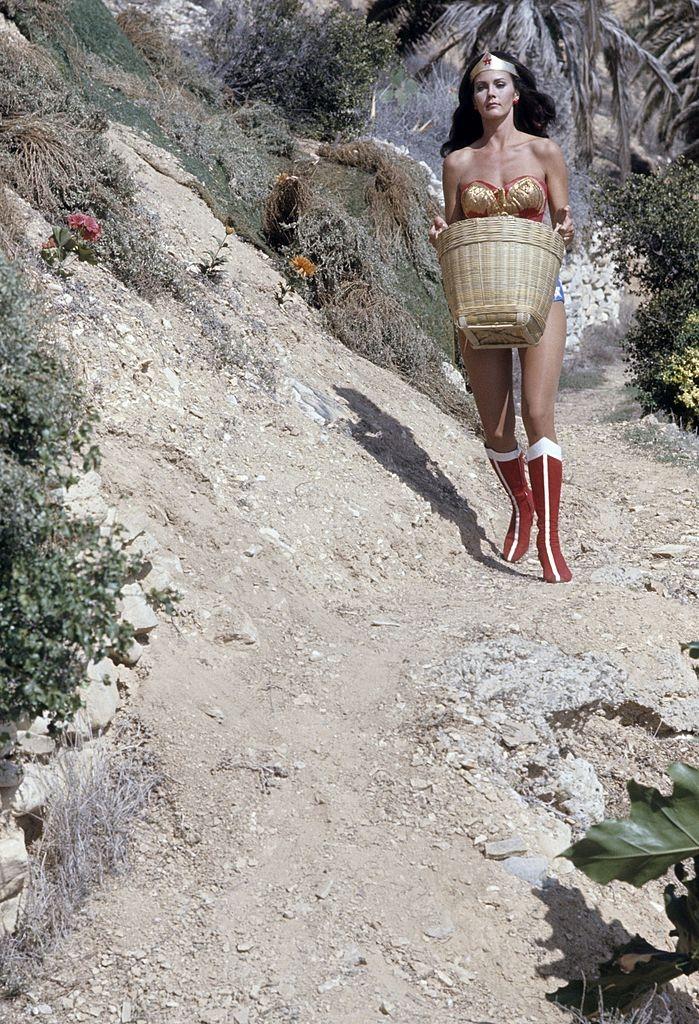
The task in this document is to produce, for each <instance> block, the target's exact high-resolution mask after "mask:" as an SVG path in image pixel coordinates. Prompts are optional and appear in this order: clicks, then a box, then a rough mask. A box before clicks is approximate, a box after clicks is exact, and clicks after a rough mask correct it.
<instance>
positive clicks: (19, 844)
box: [0, 815, 29, 903]
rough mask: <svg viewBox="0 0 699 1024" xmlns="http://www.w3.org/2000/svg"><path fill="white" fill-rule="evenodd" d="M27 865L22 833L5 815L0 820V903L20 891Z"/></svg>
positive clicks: (25, 875) (25, 876) (24, 879)
mask: <svg viewBox="0 0 699 1024" xmlns="http://www.w3.org/2000/svg"><path fill="white" fill-rule="evenodd" d="M28 864H29V860H28V857H27V848H26V846H25V845H24V832H23V831H22V829H21V828H19V827H18V826H17V825H15V823H14V821H12V819H11V818H10V817H9V815H6V816H4V817H3V819H0V903H2V902H3V901H4V900H9V899H11V898H12V897H13V896H18V895H19V893H20V892H21V891H22V889H23V887H24V883H25V881H26V878H27V871H28Z"/></svg>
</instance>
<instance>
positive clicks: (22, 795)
mask: <svg viewBox="0 0 699 1024" xmlns="http://www.w3.org/2000/svg"><path fill="white" fill-rule="evenodd" d="M55 781H56V775H55V772H54V771H53V769H52V768H49V767H47V766H46V765H41V764H35V763H33V762H30V763H29V764H26V765H25V766H24V776H23V778H22V781H21V782H20V784H19V786H18V787H17V789H16V790H15V792H14V794H13V796H12V802H11V804H10V808H11V810H12V813H13V814H14V815H16V816H17V817H20V816H21V815H23V814H36V813H37V811H40V810H41V809H42V807H44V806H45V804H46V802H47V801H48V799H49V796H50V794H51V790H52V788H53V786H54V785H55Z"/></svg>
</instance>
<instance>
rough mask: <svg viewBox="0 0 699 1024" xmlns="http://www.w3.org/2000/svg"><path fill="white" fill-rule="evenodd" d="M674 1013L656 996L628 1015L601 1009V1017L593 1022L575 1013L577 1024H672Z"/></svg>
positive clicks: (664, 1001)
mask: <svg viewBox="0 0 699 1024" xmlns="http://www.w3.org/2000/svg"><path fill="white" fill-rule="evenodd" d="M672 1020H673V1017H672V1013H671V1011H670V1009H669V1007H668V1004H667V1001H666V1000H665V998H664V997H663V996H656V995H654V996H653V997H652V998H651V999H650V1000H649V1001H648V1002H646V1003H644V1004H643V1006H640V1007H638V1009H636V1010H631V1011H629V1012H628V1013H621V1012H620V1011H619V1010H605V1009H604V1007H601V1008H600V1011H599V1015H598V1016H596V1017H595V1018H594V1021H592V1020H591V1019H590V1018H589V1017H585V1016H584V1015H583V1014H581V1013H580V1012H579V1011H577V1010H574V1011H573V1021H574V1022H575V1024H672Z"/></svg>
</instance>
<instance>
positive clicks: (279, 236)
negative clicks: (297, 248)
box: [262, 173, 312, 249]
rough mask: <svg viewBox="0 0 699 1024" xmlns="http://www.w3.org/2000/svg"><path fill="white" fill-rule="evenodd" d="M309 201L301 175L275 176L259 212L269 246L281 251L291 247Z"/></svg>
mask: <svg viewBox="0 0 699 1024" xmlns="http://www.w3.org/2000/svg"><path fill="white" fill-rule="evenodd" d="M311 200H312V192H311V186H310V184H309V182H308V180H307V179H306V178H305V176H304V175H303V174H302V173H299V174H286V173H282V174H280V175H278V177H277V179H276V181H275V182H274V185H273V186H272V191H271V192H270V194H269V196H268V197H267V200H266V201H265V205H264V209H263V212H262V231H263V233H264V235H265V238H266V239H267V240H268V242H269V243H270V245H273V246H274V247H275V248H276V249H282V248H285V247H286V246H289V245H291V244H292V242H293V240H294V235H295V233H296V230H297V227H298V222H299V218H300V217H301V216H302V215H303V214H304V213H305V212H306V211H307V210H308V209H309V207H310V205H311Z"/></svg>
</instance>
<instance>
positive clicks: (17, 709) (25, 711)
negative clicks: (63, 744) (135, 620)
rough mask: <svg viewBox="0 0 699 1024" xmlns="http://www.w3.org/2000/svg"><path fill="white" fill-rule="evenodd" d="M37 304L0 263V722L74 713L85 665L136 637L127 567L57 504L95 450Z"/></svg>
mask: <svg viewBox="0 0 699 1024" xmlns="http://www.w3.org/2000/svg"><path fill="white" fill-rule="evenodd" d="M34 304H35V303H33V302H32V300H31V297H30V296H29V295H28V294H27V293H26V291H25V290H24V287H23V285H22V282H21V280H20V278H19V276H18V274H17V272H16V270H15V269H14V268H13V267H12V266H11V265H10V264H8V263H7V262H6V261H5V259H4V258H3V257H0V502H2V509H3V515H2V517H1V518H0V722H2V721H4V722H7V721H11V720H14V719H17V718H18V717H20V716H22V715H29V716H35V715H40V714H42V713H44V712H46V713H47V714H48V716H49V717H50V718H51V719H56V718H60V717H62V716H65V715H66V714H68V713H69V712H70V711H72V710H74V709H75V708H76V707H77V706H78V703H79V701H78V697H77V696H76V687H77V685H78V684H79V683H80V681H81V679H82V677H83V674H84V667H85V664H86V662H87V661H88V660H89V659H90V658H99V657H102V656H103V654H104V653H105V652H106V649H107V647H108V646H109V645H114V646H116V647H117V648H119V649H122V648H123V647H124V645H125V644H126V642H127V641H128V639H129V635H130V630H129V629H128V628H127V627H125V626H123V625H121V624H119V623H118V621H117V615H116V600H117V597H118V593H119V590H120V587H121V585H122V584H123V582H124V580H125V577H126V573H127V570H128V566H127V562H126V559H125V558H124V557H123V556H122V555H121V554H119V553H118V552H117V551H116V549H115V548H114V547H113V546H112V545H111V544H110V543H109V542H108V541H106V540H105V539H104V538H102V537H101V535H100V530H99V527H98V526H97V525H96V524H95V523H93V522H92V521H81V520H78V519H76V518H74V517H71V516H70V515H69V514H68V512H67V511H66V509H65V507H64V506H63V505H62V504H61V503H60V501H59V500H58V498H57V497H56V495H57V493H60V488H61V487H63V486H66V485H67V484H69V483H70V481H71V479H72V477H71V470H72V469H74V468H76V467H82V468H84V469H88V468H90V467H92V466H93V465H94V464H95V461H96V450H95V449H94V447H93V446H92V444H91V428H92V422H91V418H90V416H89V415H87V414H86V412H85V410H84V407H83V405H82V402H81V397H80V394H79V391H78V389H77V387H76V385H75V383H74V381H73V379H72V377H71V375H70V373H69V372H68V370H67V368H66V367H65V366H64V364H63V363H62V362H61V360H60V358H59V357H58V355H57V354H56V351H55V349H53V348H52V347H50V346H48V345H45V344H43V343H41V342H40V341H39V340H37V333H38V329H39V328H38V324H37V321H36V318H35V316H34V315H33V314H32V312H31V307H32V305H34Z"/></svg>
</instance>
